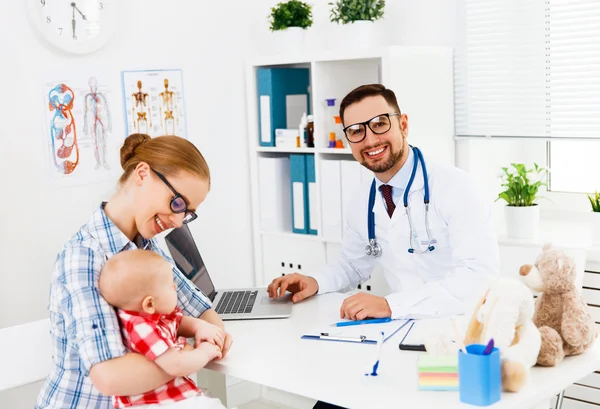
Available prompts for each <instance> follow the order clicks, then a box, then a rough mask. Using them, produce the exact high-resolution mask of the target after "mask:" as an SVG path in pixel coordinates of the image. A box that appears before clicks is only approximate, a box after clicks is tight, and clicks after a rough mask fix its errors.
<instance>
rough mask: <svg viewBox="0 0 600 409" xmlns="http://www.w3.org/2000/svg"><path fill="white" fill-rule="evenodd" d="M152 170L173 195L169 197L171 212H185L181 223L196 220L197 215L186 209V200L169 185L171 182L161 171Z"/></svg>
mask: <svg viewBox="0 0 600 409" xmlns="http://www.w3.org/2000/svg"><path fill="white" fill-rule="evenodd" d="M150 169H152V168H150ZM152 172H154V173H156V176H158V177H159V178H160V180H162V181H163V182H164V184H165V185H167V187H168V188H169V189H170V190H171V192H173V195H174V196H173V198H172V199H171V203H170V206H171V211H172V212H173V213H185V216H184V217H183V221H182V223H183V224H188V223H189V222H191V221H194V220H196V217H198V215H197V214H196V213H194V212H192V211H191V210H188V206H187V202H186V201H185V199H184V198H183V196H182V195H180V194H179V193H178V192H177V191H176V190H175V189H173V186H171V184H170V183H169V182H168V181H167V179H166V178H165V177H164V176H163V175H162V174H161V173H159V172H157V171H156V170H154V169H152Z"/></svg>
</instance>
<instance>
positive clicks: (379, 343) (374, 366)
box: [371, 331, 383, 376]
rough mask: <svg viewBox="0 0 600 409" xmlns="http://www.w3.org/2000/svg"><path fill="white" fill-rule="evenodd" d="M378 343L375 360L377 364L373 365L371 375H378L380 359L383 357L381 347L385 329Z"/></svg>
mask: <svg viewBox="0 0 600 409" xmlns="http://www.w3.org/2000/svg"><path fill="white" fill-rule="evenodd" d="M377 344H378V345H377V360H376V361H375V365H373V372H371V376H377V368H379V359H380V358H381V347H382V346H383V331H381V337H380V338H379V340H378V341H377Z"/></svg>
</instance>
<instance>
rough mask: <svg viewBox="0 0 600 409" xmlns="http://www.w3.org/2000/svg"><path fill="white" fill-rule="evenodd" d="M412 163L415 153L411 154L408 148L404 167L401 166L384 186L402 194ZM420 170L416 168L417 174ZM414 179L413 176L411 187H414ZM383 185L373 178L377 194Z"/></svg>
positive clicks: (410, 148)
mask: <svg viewBox="0 0 600 409" xmlns="http://www.w3.org/2000/svg"><path fill="white" fill-rule="evenodd" d="M414 161H415V153H414V152H413V150H412V147H411V146H409V147H408V158H407V159H406V163H404V165H402V167H401V168H400V170H398V172H396V174H395V175H394V176H392V178H391V179H390V181H389V182H388V183H386V184H387V185H390V186H392V187H393V188H394V190H396V192H399V193H400V192H404V189H405V188H406V185H408V180H409V179H410V174H411V172H412V168H413V165H414ZM420 170H421V169H420V167H419V168H417V173H419V172H420ZM416 179H417V177H416V176H415V181H413V186H414V185H415V182H416ZM383 184H384V183H383V182H382V181H381V180H379V178H377V177H375V187H376V188H377V191H378V192H379V188H380V187H381V185H383Z"/></svg>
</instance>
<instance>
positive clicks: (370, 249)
mask: <svg viewBox="0 0 600 409" xmlns="http://www.w3.org/2000/svg"><path fill="white" fill-rule="evenodd" d="M411 148H412V150H413V153H414V156H415V160H414V163H413V168H412V172H411V174H410V179H409V180H408V184H407V185H406V189H404V209H406V215H407V216H408V225H409V227H410V236H409V243H410V244H409V246H410V247H409V249H408V252H409V253H411V254H412V253H418V254H422V253H426V252H428V251H433V250H435V247H434V246H433V245H432V243H433V242H434V240H433V239H432V238H431V232H430V231H429V219H428V217H427V215H428V214H429V180H428V177H427V168H426V167H425V160H424V159H423V154H422V153H421V150H420V149H419V148H416V147H412V146H411ZM419 162H421V170H422V171H423V180H424V182H425V197H424V200H423V201H424V202H425V230H426V231H427V247H426V248H425V249H424V250H422V249H421V247H420V246H419V242H418V240H417V247H418V248H419V249H418V250H415V249H414V248H413V245H412V244H413V240H414V238H415V237H414V236H413V223H412V217H411V216H410V207H409V206H408V193H409V192H410V188H411V186H412V184H413V181H414V180H415V175H416V174H417V166H418V164H419ZM376 190H377V189H376V188H375V179H373V183H371V191H370V192H369V214H368V218H367V223H368V224H367V226H368V231H369V244H368V245H367V247H366V248H365V253H366V254H367V256H373V257H379V256H381V251H382V250H381V246H380V245H379V243H377V240H376V239H375V213H373V206H374V205H375V195H376Z"/></svg>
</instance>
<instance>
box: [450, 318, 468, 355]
mask: <svg viewBox="0 0 600 409" xmlns="http://www.w3.org/2000/svg"><path fill="white" fill-rule="evenodd" d="M451 320H452V328H454V334H455V335H456V343H457V344H458V346H459V347H460V350H461V351H462V353H463V354H466V353H467V350H466V348H465V344H464V343H463V340H462V338H461V336H460V332H458V328H457V327H456V321H455V320H454V318H451Z"/></svg>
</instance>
